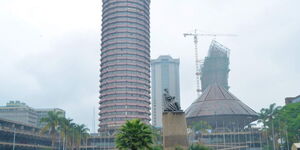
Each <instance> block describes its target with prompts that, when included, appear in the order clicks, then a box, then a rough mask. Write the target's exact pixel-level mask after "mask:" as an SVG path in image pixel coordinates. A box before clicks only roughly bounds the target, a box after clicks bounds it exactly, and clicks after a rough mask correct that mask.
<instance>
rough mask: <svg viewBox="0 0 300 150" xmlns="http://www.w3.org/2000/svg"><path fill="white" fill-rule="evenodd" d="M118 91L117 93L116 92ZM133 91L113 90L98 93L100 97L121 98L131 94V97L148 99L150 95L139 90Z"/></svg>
mask: <svg viewBox="0 0 300 150" xmlns="http://www.w3.org/2000/svg"><path fill="white" fill-rule="evenodd" d="M117 92H118V93H117ZM132 92H134V93H129V92H126V91H125V92H123V91H115V93H103V94H100V98H118V97H119V98H121V97H124V96H132V97H139V98H145V99H146V98H147V99H150V95H149V94H148V93H141V92H135V91H132Z"/></svg>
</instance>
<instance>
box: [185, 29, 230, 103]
mask: <svg viewBox="0 0 300 150" xmlns="http://www.w3.org/2000/svg"><path fill="white" fill-rule="evenodd" d="M183 36H184V37H187V36H192V37H194V46H195V63H196V68H195V69H196V83H197V89H196V91H197V96H198V97H199V96H200V92H201V90H200V60H199V57H198V36H210V37H217V36H236V35H235V34H206V33H197V29H195V31H194V33H184V34H183Z"/></svg>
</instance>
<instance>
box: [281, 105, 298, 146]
mask: <svg viewBox="0 0 300 150" xmlns="http://www.w3.org/2000/svg"><path fill="white" fill-rule="evenodd" d="M275 119H276V120H277V121H278V122H280V124H281V126H280V127H279V130H281V132H282V133H283V135H284V136H282V138H283V139H284V141H285V144H284V146H285V147H286V148H288V147H289V148H290V147H291V145H292V143H294V142H298V141H299V140H300V138H299V137H300V130H299V129H300V103H292V104H288V105H285V106H284V107H283V108H282V109H281V110H280V111H279V113H278V115H277V117H276V118H275Z"/></svg>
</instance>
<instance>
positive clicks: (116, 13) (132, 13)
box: [102, 9, 149, 24]
mask: <svg viewBox="0 0 300 150" xmlns="http://www.w3.org/2000/svg"><path fill="white" fill-rule="evenodd" d="M111 16H130V17H137V18H140V19H142V20H146V21H148V20H149V15H147V14H145V13H141V12H137V11H129V10H125V11H123V10H121V9H116V10H115V11H111V12H105V13H103V15H102V18H103V19H102V20H103V21H104V22H105V20H110V19H109V18H110V17H111ZM107 18H108V19H107ZM144 22H145V21H144ZM145 23H146V24H148V22H145Z"/></svg>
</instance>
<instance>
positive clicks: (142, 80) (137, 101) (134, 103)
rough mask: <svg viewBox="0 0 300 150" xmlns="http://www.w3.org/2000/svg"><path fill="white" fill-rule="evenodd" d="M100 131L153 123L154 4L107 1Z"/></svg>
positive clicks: (144, 0)
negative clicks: (130, 123) (133, 121)
mask: <svg viewBox="0 0 300 150" xmlns="http://www.w3.org/2000/svg"><path fill="white" fill-rule="evenodd" d="M102 2H103V8H102V33H101V36H102V38H101V67H100V101H99V104H100V107H99V110H100V113H99V116H100V118H99V121H100V124H99V127H100V128H99V129H100V132H101V130H102V129H108V128H117V127H119V126H120V125H121V124H123V123H124V122H125V121H126V120H131V119H135V118H138V119H141V120H142V121H143V122H145V123H149V122H150V31H149V28H150V27H149V21H150V20H149V17H150V16H149V5H150V0H103V1H102Z"/></svg>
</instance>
